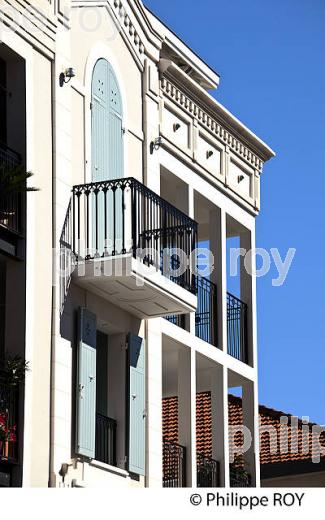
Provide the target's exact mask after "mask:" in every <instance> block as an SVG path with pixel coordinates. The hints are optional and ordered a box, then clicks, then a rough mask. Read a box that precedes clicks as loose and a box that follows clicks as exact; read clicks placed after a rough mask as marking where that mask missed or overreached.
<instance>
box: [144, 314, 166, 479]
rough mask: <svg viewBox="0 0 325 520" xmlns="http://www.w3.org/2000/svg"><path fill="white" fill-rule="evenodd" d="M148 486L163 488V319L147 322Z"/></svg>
mask: <svg viewBox="0 0 325 520" xmlns="http://www.w3.org/2000/svg"><path fill="white" fill-rule="evenodd" d="M146 343H147V358H146V361H147V363H146V366H147V377H146V381H147V396H146V408H147V432H146V486H147V487H162V334H161V330H160V318H157V319H152V320H148V322H147V337H146Z"/></svg>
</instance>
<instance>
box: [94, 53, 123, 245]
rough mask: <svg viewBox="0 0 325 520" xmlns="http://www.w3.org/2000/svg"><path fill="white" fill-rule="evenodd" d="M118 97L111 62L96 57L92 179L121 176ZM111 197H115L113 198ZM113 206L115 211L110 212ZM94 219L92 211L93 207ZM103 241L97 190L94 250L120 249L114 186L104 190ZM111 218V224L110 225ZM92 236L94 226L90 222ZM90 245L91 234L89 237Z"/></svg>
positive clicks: (118, 204) (101, 207) (101, 202)
mask: <svg viewBox="0 0 325 520" xmlns="http://www.w3.org/2000/svg"><path fill="white" fill-rule="evenodd" d="M122 117H123V111H122V98H121V93H120V89H119V86H118V82H117V79H116V76H115V74H114V71H113V69H112V67H111V65H110V64H109V63H108V61H106V60H105V59H100V60H98V61H97V63H96V65H95V68H94V73H93V81H92V180H93V182H96V181H102V180H113V179H120V178H122V177H123V170H124V168H123V127H122ZM114 199H115V200H114ZM114 207H115V215H114ZM93 219H94V220H95V211H94V210H93ZM106 219H107V226H106V227H107V237H106V238H107V242H106V243H105V241H104V239H105V236H104V229H105V222H104V194H103V192H102V191H100V193H99V194H98V252H99V255H101V254H102V253H103V252H104V247H105V246H106V252H107V253H109V254H112V252H113V251H114V252H115V253H116V254H119V253H121V249H122V193H121V190H120V189H118V190H117V191H116V192H115V194H114V193H113V191H112V190H109V191H108V193H107V215H106ZM114 222H115V228H114ZM93 237H95V227H94V225H93ZM92 247H94V238H93V239H92Z"/></svg>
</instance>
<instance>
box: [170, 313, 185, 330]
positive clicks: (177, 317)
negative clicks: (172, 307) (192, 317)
mask: <svg viewBox="0 0 325 520" xmlns="http://www.w3.org/2000/svg"><path fill="white" fill-rule="evenodd" d="M166 320H167V321H169V322H170V323H172V324H173V325H177V327H180V328H181V329H185V327H186V314H173V315H171V316H166Z"/></svg>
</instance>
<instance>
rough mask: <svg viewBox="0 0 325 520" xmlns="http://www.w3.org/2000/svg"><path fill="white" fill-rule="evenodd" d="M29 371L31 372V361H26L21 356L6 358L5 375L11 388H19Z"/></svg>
mask: <svg viewBox="0 0 325 520" xmlns="http://www.w3.org/2000/svg"><path fill="white" fill-rule="evenodd" d="M28 370H30V368H29V361H25V359H23V358H22V357H21V356H18V355H17V356H14V357H11V356H7V357H6V359H5V366H4V375H5V378H6V382H7V384H8V385H9V386H17V385H19V384H20V383H23V382H24V380H25V375H26V372H27V371H28Z"/></svg>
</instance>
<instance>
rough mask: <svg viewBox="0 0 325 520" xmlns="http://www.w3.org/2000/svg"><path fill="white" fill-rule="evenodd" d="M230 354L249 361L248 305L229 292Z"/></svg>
mask: <svg viewBox="0 0 325 520" xmlns="http://www.w3.org/2000/svg"><path fill="white" fill-rule="evenodd" d="M227 332H228V334H227V337H228V354H230V355H231V356H233V357H235V358H236V359H238V360H239V361H243V362H244V363H248V346H247V305H246V303H244V302H242V301H241V300H240V299H239V298H237V297H236V296H234V295H233V294H230V293H227Z"/></svg>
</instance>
